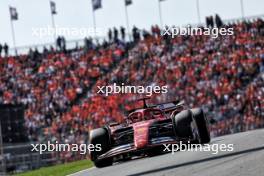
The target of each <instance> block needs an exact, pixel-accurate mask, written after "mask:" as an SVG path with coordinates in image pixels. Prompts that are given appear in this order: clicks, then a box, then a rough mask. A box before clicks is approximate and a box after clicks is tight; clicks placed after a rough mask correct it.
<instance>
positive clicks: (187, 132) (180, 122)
mask: <svg viewBox="0 0 264 176" xmlns="http://www.w3.org/2000/svg"><path fill="white" fill-rule="evenodd" d="M172 122H173V128H174V132H175V135H176V136H177V137H183V138H185V137H191V136H192V130H191V126H190V124H191V122H192V112H191V111H190V110H184V111H181V112H180V113H178V114H176V115H175V116H174V117H173V118H172Z"/></svg>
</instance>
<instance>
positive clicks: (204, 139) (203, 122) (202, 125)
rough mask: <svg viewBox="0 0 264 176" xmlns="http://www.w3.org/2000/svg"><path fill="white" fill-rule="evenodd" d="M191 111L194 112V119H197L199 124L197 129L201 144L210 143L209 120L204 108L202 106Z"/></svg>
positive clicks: (196, 121)
mask: <svg viewBox="0 0 264 176" xmlns="http://www.w3.org/2000/svg"><path fill="white" fill-rule="evenodd" d="M191 112H192V114H193V119H194V120H195V123H196V125H197V130H198V133H199V137H200V143H201V144H205V143H209V142H210V140H211V138H210V133H209V129H208V120H207V118H206V116H205V114H204V112H203V110H202V109H201V108H195V109H191Z"/></svg>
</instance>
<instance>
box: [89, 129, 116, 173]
mask: <svg viewBox="0 0 264 176" xmlns="http://www.w3.org/2000/svg"><path fill="white" fill-rule="evenodd" d="M89 141H90V144H93V145H94V146H95V145H98V144H100V145H101V151H91V152H90V156H91V160H92V161H93V162H94V165H95V166H96V167H98V168H101V167H106V166H111V165H112V164H113V158H106V159H100V160H99V159H98V156H100V155H102V154H104V153H106V152H107V151H109V150H110V139H109V134H108V131H107V129H105V128H98V129H95V130H92V131H91V132H90V136H89Z"/></svg>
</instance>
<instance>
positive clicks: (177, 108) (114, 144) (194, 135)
mask: <svg viewBox="0 0 264 176" xmlns="http://www.w3.org/2000/svg"><path fill="white" fill-rule="evenodd" d="M141 100H143V102H144V107H143V108H139V109H134V110H131V111H130V112H129V115H128V116H127V118H126V122H125V123H122V124H118V123H112V124H109V125H106V126H104V127H102V128H98V129H94V130H92V131H91V132H90V134H89V142H90V143H91V144H93V145H98V144H100V145H101V150H100V151H90V158H91V160H92V161H93V162H94V165H95V166H96V167H99V168H100V167H106V166H110V165H112V164H113V162H114V161H120V160H129V159H132V157H137V156H139V157H140V156H143V157H144V156H153V155H157V154H160V153H162V151H163V149H162V147H163V148H164V144H179V143H180V142H181V143H187V142H188V143H198V144H204V143H209V142H210V133H209V129H208V120H207V118H206V116H205V114H204V112H203V110H202V109H201V108H195V109H187V108H185V106H184V102H183V101H174V102H168V103H162V104H156V105H150V106H148V105H147V103H146V98H143V99H141Z"/></svg>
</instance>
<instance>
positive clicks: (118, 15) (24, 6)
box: [0, 0, 264, 48]
mask: <svg viewBox="0 0 264 176" xmlns="http://www.w3.org/2000/svg"><path fill="white" fill-rule="evenodd" d="M53 1H54V2H55V3H56V7H57V12H58V14H57V15H55V16H54V21H55V24H56V26H58V27H63V28H86V29H93V15H92V14H93V13H92V5H91V0H53ZM243 2H244V12H245V16H255V15H263V14H264V8H263V7H264V0H243ZM9 6H13V7H16V8H17V11H18V14H19V20H18V21H14V23H13V25H14V32H15V38H16V46H20V47H22V46H30V45H37V44H45V43H51V42H53V41H54V36H53V35H49V36H45V37H36V36H35V35H34V32H33V28H34V29H38V28H45V27H48V26H50V27H51V26H52V20H51V14H50V4H49V0H1V1H0V43H2V44H3V43H4V42H6V43H7V44H8V45H10V47H11V48H12V47H13V42H12V33H11V23H10V16H9V8H8V7H9ZM102 6H103V8H102V9H99V10H97V11H96V12H95V19H96V26H97V27H98V28H100V29H102V30H105V31H106V30H107V29H108V28H112V27H114V26H116V27H118V28H119V27H120V26H126V18H125V8H124V0H102ZM158 7H159V6H158V0H133V4H132V5H131V6H129V7H128V8H127V10H128V17H129V25H130V27H132V26H133V25H136V26H137V27H139V28H146V29H149V28H150V26H151V25H153V24H160V18H159V8H158ZM199 7H200V14H201V21H202V22H205V16H208V15H213V14H215V13H218V14H219V15H220V16H221V17H222V19H232V18H240V17H241V16H242V15H241V6H240V0H199ZM161 12H162V19H163V23H164V24H168V25H176V26H182V25H186V24H196V23H198V17H197V10H196V0H165V1H163V2H162V3H161ZM66 39H67V40H76V39H81V37H79V36H76V35H74V36H72V35H71V36H66Z"/></svg>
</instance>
